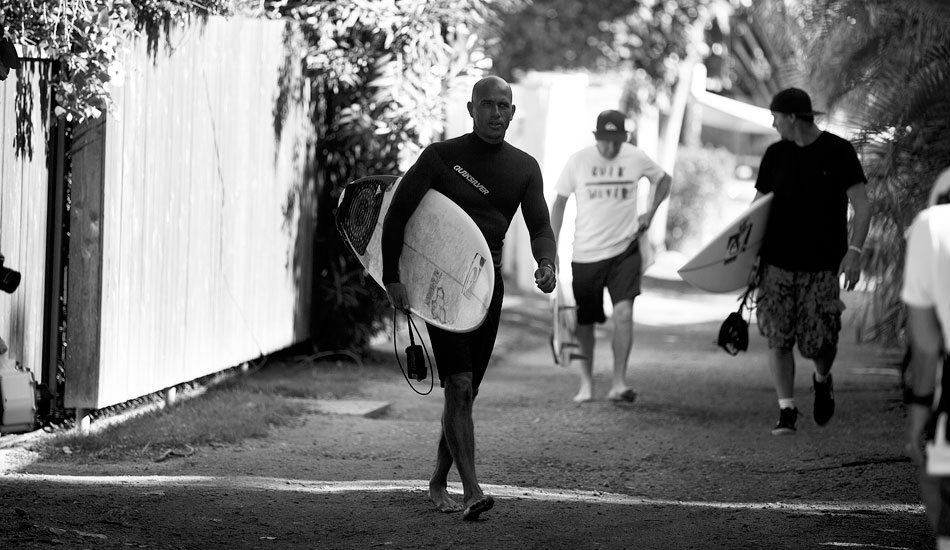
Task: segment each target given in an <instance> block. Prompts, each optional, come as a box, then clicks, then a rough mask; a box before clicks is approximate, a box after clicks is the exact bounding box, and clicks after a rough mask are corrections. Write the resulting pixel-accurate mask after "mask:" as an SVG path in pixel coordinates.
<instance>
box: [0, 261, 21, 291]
mask: <svg viewBox="0 0 950 550" xmlns="http://www.w3.org/2000/svg"><path fill="white" fill-rule="evenodd" d="M3 261H4V258H3V254H0V290H2V291H4V292H6V293H7V294H13V291H14V290H16V287H18V286H20V272H19V271H14V270H12V269H10V268H8V267H4V266H3Z"/></svg>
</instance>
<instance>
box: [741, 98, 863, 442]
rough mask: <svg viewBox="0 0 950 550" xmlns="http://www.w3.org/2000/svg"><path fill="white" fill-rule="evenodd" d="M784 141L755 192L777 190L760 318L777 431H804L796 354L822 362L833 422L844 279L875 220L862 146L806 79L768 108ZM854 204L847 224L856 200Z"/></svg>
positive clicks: (817, 412)
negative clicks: (825, 114) (835, 130)
mask: <svg viewBox="0 0 950 550" xmlns="http://www.w3.org/2000/svg"><path fill="white" fill-rule="evenodd" d="M769 109H770V110H771V111H772V117H773V119H774V120H773V123H772V126H773V127H775V129H776V130H777V131H778V133H779V135H780V136H781V138H782V140H781V141H779V142H777V143H774V144H772V145H771V146H769V148H768V149H767V150H766V152H765V155H764V156H763V157H762V163H761V165H760V166H759V175H758V179H757V180H756V182H755V188H756V191H757V192H756V197H755V198H756V199H758V198H759V197H761V196H763V195H766V194H768V193H772V194H773V195H774V197H773V200H772V206H771V210H770V212H769V221H768V226H767V228H766V232H765V240H764V241H763V243H762V250H761V252H760V255H759V261H760V265H761V272H760V278H759V283H758V299H757V309H756V318H757V322H758V326H759V332H760V333H761V334H762V336H764V337H766V338H767V339H768V343H769V366H770V368H771V371H772V375H773V378H774V383H775V391H776V393H777V395H778V402H779V421H778V423H777V424H776V425H775V427H774V428H773V429H772V434H773V435H788V434H794V433H795V421H796V419H797V417H798V408H797V407H796V406H795V398H794V387H795V357H794V354H793V347H794V346H795V345H796V344H797V345H798V350H799V352H800V353H801V355H802V357H805V358H806V359H810V360H812V361H813V362H814V364H815V372H814V374H813V375H812V383H813V387H814V389H815V400H814V405H813V417H814V420H815V423H816V424H818V425H819V426H824V425H825V424H826V423H828V421H829V420H830V419H831V417H832V415H834V410H835V400H834V386H833V385H832V377H831V366H832V364H833V363H834V360H835V355H836V354H837V350H838V333H839V332H840V331H841V312H842V311H843V310H844V303H843V302H842V301H841V299H840V283H839V278H840V276H841V275H842V274H843V275H844V279H845V280H844V288H845V289H846V290H853V289H854V287H855V285H856V284H857V283H858V280H859V279H860V276H861V265H860V261H861V252H862V247H863V246H864V239H865V238H866V237H867V233H868V226H869V225H870V220H871V210H870V205H869V202H868V196H867V190H866V188H865V183H866V182H867V179H866V178H865V176H864V170H863V169H862V168H861V163H860V161H859V160H858V156H857V154H856V153H855V151H854V147H852V146H851V144H850V143H849V142H848V141H847V140H845V139H842V138H840V137H838V136H836V135H834V134H832V133H829V132H825V131H822V130H820V129H819V128H818V127H817V126H816V125H815V120H814V117H815V115H817V114H821V113H820V112H817V111H813V110H812V105H811V98H810V97H808V94H807V93H805V92H804V91H802V90H799V89H797V88H788V89H786V90H783V91H781V92H779V93H778V94H776V95H775V97H774V98H773V100H772V103H771V105H770V107H769ZM849 203H850V204H851V207H852V208H853V209H854V216H853V218H852V220H851V231H850V235H849V231H848V204H849Z"/></svg>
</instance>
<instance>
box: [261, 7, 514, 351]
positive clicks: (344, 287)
mask: <svg viewBox="0 0 950 550" xmlns="http://www.w3.org/2000/svg"><path fill="white" fill-rule="evenodd" d="M490 4H491V3H490V2H487V1H479V0H463V1H458V0H431V1H427V2H426V1H421V0H415V1H407V2H365V1H356V0H354V1H337V2H321V3H313V4H311V3H304V2H287V3H284V4H281V7H280V11H281V13H282V14H283V15H284V16H286V17H293V18H295V19H296V20H298V21H299V22H300V23H301V26H302V31H303V34H304V36H305V39H306V42H307V51H306V59H305V63H306V71H307V75H308V76H309V77H310V79H311V82H312V83H313V88H312V90H311V97H313V98H314V104H313V108H314V111H313V120H314V126H315V128H316V130H317V132H316V139H315V142H314V143H313V147H314V150H315V152H314V157H315V158H316V159H318V161H317V163H316V165H315V166H314V174H313V176H314V180H315V182H316V187H317V209H318V210H317V229H316V239H315V241H316V245H315V250H314V255H315V257H314V264H315V267H314V293H313V315H312V317H311V318H312V320H313V322H312V341H313V343H314V345H315V347H316V348H317V349H318V350H334V349H345V350H350V351H356V352H362V351H365V348H366V345H367V343H368V342H369V339H370V338H371V337H372V336H373V335H374V334H375V333H376V332H378V331H379V330H380V329H381V328H382V327H383V326H385V322H386V319H387V318H388V317H389V315H391V312H392V310H391V309H390V308H389V302H388V299H387V297H386V295H385V293H384V292H383V291H382V289H380V288H379V286H378V285H377V284H376V283H375V282H373V281H372V280H371V279H370V278H369V277H368V276H367V275H366V273H365V271H364V270H363V267H362V266H361V265H360V264H359V262H358V261H357V260H356V258H355V257H354V256H353V255H352V254H351V253H350V252H349V250H348V249H347V248H346V247H345V246H344V244H343V242H342V240H341V238H340V236H339V234H338V233H337V230H336V224H335V219H334V215H335V209H336V204H337V202H338V199H339V196H340V192H341V190H342V189H343V187H344V186H345V185H346V184H347V183H349V182H351V181H353V180H355V179H358V178H360V177H363V176H368V175H374V174H400V173H401V172H402V171H403V170H404V169H405V167H406V165H407V163H408V162H411V160H413V159H414V157H415V156H416V155H417V154H418V152H419V151H420V150H421V148H422V147H423V146H424V145H426V144H428V143H430V142H432V141H434V140H436V139H439V138H440V137H441V133H442V124H443V121H444V114H443V111H442V98H443V97H444V96H445V95H446V93H447V92H448V91H449V89H450V86H451V85H452V83H453V81H454V80H456V79H457V77H459V76H461V75H467V74H468V75H479V74H482V73H483V72H484V71H486V70H487V69H488V68H489V67H490V66H491V64H490V61H489V59H488V57H487V56H486V54H485V51H484V47H483V46H484V44H485V43H486V42H487V41H488V39H489V38H490V36H491V34H490V33H491V32H492V29H494V28H495V27H496V26H497V22H496V20H495V19H494V17H495V16H494V12H493V11H492V10H491V9H489V8H490ZM271 5H276V3H272V4H271Z"/></svg>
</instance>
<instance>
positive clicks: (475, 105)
mask: <svg viewBox="0 0 950 550" xmlns="http://www.w3.org/2000/svg"><path fill="white" fill-rule="evenodd" d="M468 114H469V115H471V117H472V122H473V126H474V132H475V135H477V136H478V137H480V138H482V139H483V140H485V141H487V142H488V143H501V142H502V141H504V140H505V133H506V132H507V131H508V124H509V123H510V122H511V118H512V117H513V116H514V114H515V106H514V105H513V104H512V102H511V86H509V85H508V83H507V82H505V79H503V78H499V77H497V76H486V77H485V78H483V79H481V80H479V81H478V82H476V83H475V85H474V86H472V100H471V101H469V102H468Z"/></svg>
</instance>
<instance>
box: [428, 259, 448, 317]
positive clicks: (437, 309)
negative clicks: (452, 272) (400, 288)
mask: <svg viewBox="0 0 950 550" xmlns="http://www.w3.org/2000/svg"><path fill="white" fill-rule="evenodd" d="M443 274H444V273H443V271H442V270H441V269H438V268H436V269H433V270H432V277H431V278H430V279H429V288H428V290H427V291H426V304H428V305H429V314H430V315H432V318H433V319H435V320H436V321H439V322H440V323H446V322H448V319H446V317H447V312H446V307H445V289H444V288H443V287H442V275H443Z"/></svg>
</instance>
